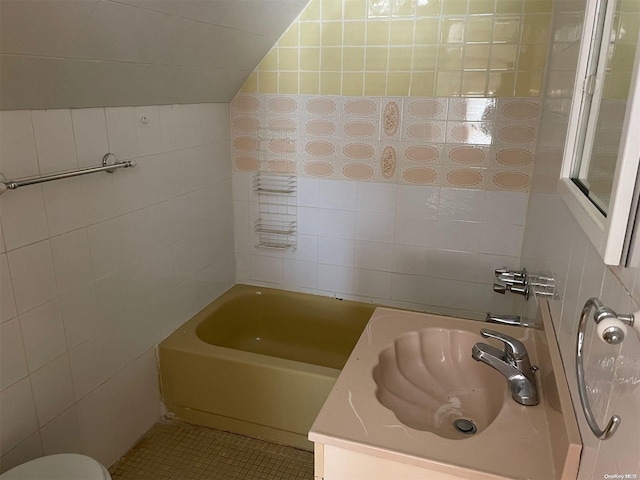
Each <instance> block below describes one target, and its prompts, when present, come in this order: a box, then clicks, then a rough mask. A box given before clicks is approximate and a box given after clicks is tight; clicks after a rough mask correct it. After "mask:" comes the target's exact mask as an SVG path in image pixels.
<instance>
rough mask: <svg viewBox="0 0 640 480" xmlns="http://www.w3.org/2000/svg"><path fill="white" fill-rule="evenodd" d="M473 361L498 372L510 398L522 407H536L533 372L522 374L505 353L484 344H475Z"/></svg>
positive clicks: (472, 353) (537, 400) (536, 399)
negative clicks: (505, 383) (508, 390)
mask: <svg viewBox="0 0 640 480" xmlns="http://www.w3.org/2000/svg"><path fill="white" fill-rule="evenodd" d="M471 356H472V357H473V358H474V360H477V361H479V362H483V363H486V364H487V365H489V366H490V367H492V368H495V369H496V370H497V371H498V372H500V373H501V374H502V375H503V376H504V377H505V378H506V379H507V381H508V382H509V388H510V389H511V397H512V398H513V399H514V400H515V401H516V402H518V403H520V404H522V405H537V404H538V403H539V402H540V400H539V399H538V392H537V390H536V385H535V379H534V378H533V372H532V371H529V372H523V371H521V370H520V369H518V367H517V366H516V365H515V364H513V363H512V362H510V361H509V359H508V355H507V354H506V353H505V352H502V351H500V350H498V349H497V348H495V347H492V346H491V345H487V344H486V343H476V344H475V345H474V346H473V349H472V350H471Z"/></svg>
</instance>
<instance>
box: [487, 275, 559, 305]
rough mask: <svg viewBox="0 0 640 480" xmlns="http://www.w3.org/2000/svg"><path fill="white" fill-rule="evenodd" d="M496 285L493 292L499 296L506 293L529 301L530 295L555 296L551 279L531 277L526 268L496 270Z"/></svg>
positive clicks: (553, 283)
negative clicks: (520, 296)
mask: <svg viewBox="0 0 640 480" xmlns="http://www.w3.org/2000/svg"><path fill="white" fill-rule="evenodd" d="M494 273H495V276H496V278H497V279H498V283H494V284H493V291H494V292H496V293H500V294H503V295H504V294H505V293H507V292H511V293H515V294H518V295H522V296H523V297H524V298H525V300H529V296H530V295H531V294H534V295H537V296H541V297H553V296H555V294H556V288H555V280H554V279H553V278H552V277H545V276H542V275H532V274H529V273H528V272H527V269H526V268H523V269H522V270H509V269H508V268H507V267H500V268H496V269H495V271H494Z"/></svg>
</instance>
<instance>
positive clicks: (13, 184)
mask: <svg viewBox="0 0 640 480" xmlns="http://www.w3.org/2000/svg"><path fill="white" fill-rule="evenodd" d="M111 157H113V158H114V159H115V158H116V156H115V155H114V154H113V153H107V154H105V156H104V157H102V165H101V166H99V167H88V168H81V169H78V170H71V171H68V172H60V173H53V174H51V175H45V176H42V177H31V178H25V179H24V180H7V179H5V177H4V175H2V174H1V173H0V194H2V193H4V192H6V191H7V190H15V189H16V188H20V187H26V186H27V185H35V184H37V183H44V182H51V181H53V180H60V179H63V178H71V177H78V176H80V175H88V174H90V173H97V172H108V173H113V172H115V171H116V170H117V169H119V168H133V167H135V166H136V162H135V161H134V160H126V161H124V162H118V161H116V162H114V163H109V159H110V158H111Z"/></svg>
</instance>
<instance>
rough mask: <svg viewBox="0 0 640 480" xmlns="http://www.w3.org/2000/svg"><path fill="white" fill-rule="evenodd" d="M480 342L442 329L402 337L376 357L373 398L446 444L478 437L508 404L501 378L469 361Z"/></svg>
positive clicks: (504, 384)
mask: <svg viewBox="0 0 640 480" xmlns="http://www.w3.org/2000/svg"><path fill="white" fill-rule="evenodd" d="M480 341H483V339H482V337H480V336H479V335H477V334H474V333H471V332H467V331H462V330H449V329H445V328H425V329H422V330H419V331H411V332H407V333H405V334H403V335H402V336H400V337H398V338H396V339H395V340H394V342H393V343H392V344H391V345H389V346H388V347H386V348H384V349H383V350H382V351H381V353H380V354H379V356H378V364H377V365H376V366H375V367H374V369H373V379H374V380H375V383H376V385H377V389H376V392H375V393H376V398H377V399H378V401H379V402H380V403H381V404H382V405H384V406H385V407H386V408H388V409H390V410H391V411H393V413H394V414H395V416H396V418H397V419H398V420H399V421H400V422H402V423H403V424H405V425H406V426H408V427H411V428H414V429H416V430H423V431H429V432H432V433H435V434H436V435H439V436H441V437H444V438H449V439H465V438H470V437H472V436H474V434H475V435H478V434H480V433H481V432H483V431H484V430H485V429H486V428H487V427H488V426H489V425H490V424H491V423H492V422H493V420H494V419H495V418H496V417H497V416H498V413H500V410H501V408H502V406H503V405H504V403H505V401H511V397H510V395H509V394H508V385H507V382H506V380H505V378H504V377H503V376H502V375H500V374H499V373H498V372H496V371H495V370H494V369H492V368H489V367H488V366H487V365H485V364H483V363H481V362H476V361H475V360H474V359H473V358H472V357H471V349H472V347H473V345H475V344H476V343H477V342H480ZM461 419H462V420H463V421H459V420H461ZM456 421H458V422H456ZM469 421H470V422H471V424H469V423H468V422H469ZM472 427H475V428H472Z"/></svg>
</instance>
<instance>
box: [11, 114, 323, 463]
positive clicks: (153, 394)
mask: <svg viewBox="0 0 640 480" xmlns="http://www.w3.org/2000/svg"><path fill="white" fill-rule="evenodd" d="M0 115H1V118H0V126H1V131H0V145H1V149H2V150H1V152H0V171H1V172H2V173H4V174H5V175H6V176H7V177H8V178H18V177H25V176H31V175H38V174H45V173H50V172H54V171H61V170H65V169H67V168H76V167H78V166H81V167H82V166H93V165H97V164H99V163H100V161H101V160H102V156H103V155H104V154H105V153H107V151H109V150H110V151H111V152H113V153H115V154H117V155H119V158H120V159H124V158H133V159H135V160H136V161H137V163H138V167H136V168H135V169H127V170H119V171H117V172H115V173H114V174H103V173H101V174H96V175H89V176H83V177H78V178H75V179H67V180H62V181H57V182H51V183H47V184H43V185H37V186H29V187H24V188H21V189H19V190H16V191H11V192H8V193H6V194H5V195H3V196H2V197H1V198H0V402H1V403H2V408H0V471H4V470H6V469H8V468H10V467H12V466H13V465H16V464H18V463H21V462H23V461H26V460H28V459H30V458H34V457H37V456H40V455H42V454H49V453H56V452H60V451H75V452H82V453H86V454H87V455H90V456H92V457H94V458H96V459H98V460H99V461H101V462H102V463H103V464H105V465H107V466H109V465H111V464H113V463H114V462H115V461H116V460H117V459H118V457H119V456H120V455H121V454H123V453H124V452H125V451H126V450H127V449H128V448H129V447H130V446H131V445H132V444H133V443H134V442H135V441H136V439H137V438H138V437H139V436H140V435H141V434H142V433H144V431H145V430H146V429H147V428H148V427H149V426H150V425H151V424H152V423H153V422H154V421H155V420H156V419H157V418H158V417H159V415H160V401H159V391H158V384H157V371H156V359H155V353H154V346H155V344H156V343H157V342H159V341H160V340H162V339H163V338H164V337H166V335H168V334H169V333H170V332H171V331H173V330H174V329H175V328H176V327H177V326H179V325H180V324H182V323H183V322H184V321H186V320H187V319H188V318H190V316H191V315H193V314H194V313H195V312H197V311H198V310H199V309H200V308H201V307H202V306H204V305H205V304H207V303H209V302H210V301H211V300H213V299H214V298H215V297H217V296H218V295H219V294H220V293H222V292H223V291H224V290H226V289H227V288H228V287H229V286H230V285H232V284H233V283H234V281H235V278H234V276H235V265H234V258H233V257H234V256H233V214H232V212H233V202H232V193H231V167H230V157H229V155H230V154H229V110H228V105H226V104H202V105H177V106H162V107H157V106H148V107H135V108H134V107H122V108H108V109H103V108H92V109H80V110H49V111H3V112H1V113H0ZM143 117H145V119H146V123H144V122H143ZM246 205H247V207H248V203H247V204H246ZM247 211H248V210H247ZM247 221H248V220H247ZM310 240H311V246H310V248H309V249H306V250H309V251H310V252H313V245H312V244H313V242H316V247H315V250H316V252H317V237H316V236H313V237H311V238H310ZM302 250H303V249H301V251H300V253H302ZM307 255H310V256H309V257H308V258H311V259H312V260H313V265H314V266H315V265H316V264H317V263H316V261H317V253H315V254H313V253H307ZM308 258H307V257H304V258H299V259H298V258H296V259H295V261H294V259H291V260H290V261H291V262H293V263H298V264H300V265H303V264H304V263H305V262H299V261H298V260H307V259H308ZM280 262H282V260H281V259H280ZM254 263H256V268H257V269H258V271H260V272H263V274H264V275H266V278H267V279H269V280H272V279H273V278H272V272H271V270H270V268H268V266H264V265H263V266H260V265H259V264H260V262H254ZM280 266H282V265H281V263H280ZM288 271H289V274H288V275H289V276H288V278H289V277H290V276H291V272H293V271H295V272H296V273H295V274H294V276H295V275H302V276H303V277H302V279H301V280H300V281H301V282H302V283H304V276H305V275H306V272H307V269H306V268H294V269H293V270H288ZM316 276H317V275H315V274H314V275H313V280H314V281H315V279H316ZM278 280H279V281H282V272H281V276H280V277H279V278H278ZM296 283H297V281H296ZM314 287H315V285H314Z"/></svg>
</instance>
